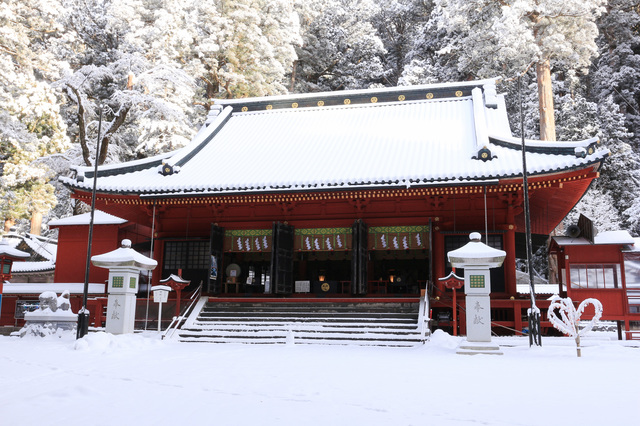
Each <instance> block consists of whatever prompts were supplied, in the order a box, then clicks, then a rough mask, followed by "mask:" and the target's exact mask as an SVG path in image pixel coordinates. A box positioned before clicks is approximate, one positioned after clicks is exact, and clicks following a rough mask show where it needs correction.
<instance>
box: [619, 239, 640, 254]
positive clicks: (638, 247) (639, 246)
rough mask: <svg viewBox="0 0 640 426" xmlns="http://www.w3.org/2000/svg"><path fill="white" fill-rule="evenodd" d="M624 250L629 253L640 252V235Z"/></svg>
mask: <svg viewBox="0 0 640 426" xmlns="http://www.w3.org/2000/svg"><path fill="white" fill-rule="evenodd" d="M622 251H624V252H627V253H636V252H640V238H639V237H635V238H633V243H632V244H628V245H626V246H625V248H624V249H623V250H622Z"/></svg>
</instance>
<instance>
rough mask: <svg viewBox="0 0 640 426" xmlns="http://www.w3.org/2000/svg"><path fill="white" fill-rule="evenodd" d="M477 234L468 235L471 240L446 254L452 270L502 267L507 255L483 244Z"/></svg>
mask: <svg viewBox="0 0 640 426" xmlns="http://www.w3.org/2000/svg"><path fill="white" fill-rule="evenodd" d="M481 238H482V236H481V235H480V233H479V232H472V233H471V234H469V239H470V240H471V241H470V242H468V243H467V244H465V245H464V246H462V247H460V248H459V249H456V250H452V251H450V252H449V253H447V256H448V258H449V262H451V266H452V267H454V268H468V267H470V266H484V267H488V268H497V267H499V266H501V265H502V262H504V258H505V257H506V256H507V253H506V252H505V251H504V250H498V249H494V248H493V247H489V246H488V245H486V244H484V243H483V242H482V241H480V239H481Z"/></svg>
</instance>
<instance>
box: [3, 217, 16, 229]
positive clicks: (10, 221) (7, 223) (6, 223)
mask: <svg viewBox="0 0 640 426" xmlns="http://www.w3.org/2000/svg"><path fill="white" fill-rule="evenodd" d="M15 224H16V220H15V219H5V220H4V232H9V231H10V230H11V227H12V226H13V225H15Z"/></svg>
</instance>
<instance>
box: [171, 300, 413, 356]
mask: <svg viewBox="0 0 640 426" xmlns="http://www.w3.org/2000/svg"><path fill="white" fill-rule="evenodd" d="M418 324H419V302H418V301H410V302H408V301H402V302H388V301H385V302H376V301H370V302H369V301H367V302H364V303H363V302H358V303H353V302H348V301H336V302H328V301H322V302H297V301H296V302H292V301H287V302H281V301H254V302H243V301H237V302H233V301H226V302H218V301H207V302H206V303H205V302H203V303H202V304H201V306H200V307H196V309H194V313H193V314H192V315H191V316H190V317H189V319H188V320H187V321H186V323H185V325H184V326H183V327H182V328H181V329H180V330H178V331H177V333H176V335H177V336H176V337H177V339H178V340H180V341H182V342H208V343H247V344H284V343H290V344H292V343H293V344H324V345H361V346H404V347H409V346H416V345H420V344H422V343H424V340H425V337H424V335H423V334H422V333H421V331H420V328H419V325H418Z"/></svg>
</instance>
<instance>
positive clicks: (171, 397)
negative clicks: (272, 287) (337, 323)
mask: <svg viewBox="0 0 640 426" xmlns="http://www.w3.org/2000/svg"><path fill="white" fill-rule="evenodd" d="M592 336H594V335H593V334H592ZM603 336H604V337H597V334H596V335H595V337H589V336H588V337H585V338H583V347H584V349H583V351H582V358H577V357H576V350H575V344H574V342H573V340H571V339H567V338H546V339H544V340H543V345H544V346H543V347H542V348H537V347H534V348H529V346H528V340H527V339H525V338H499V339H495V340H494V341H497V342H499V343H500V345H501V347H502V349H503V351H504V355H503V356H490V355H475V356H464V355H456V354H455V348H456V346H457V344H458V341H459V340H458V338H455V337H451V336H449V335H447V334H445V333H442V332H436V333H435V334H434V336H433V337H432V340H431V342H430V343H428V344H426V345H424V346H421V347H416V348H410V349H406V348H405V349H399V348H367V347H345V346H320V345H315V346H303V345H266V346H259V345H234V344H218V345H216V344H204V343H201V344H198V343H178V342H175V341H162V340H160V339H159V338H158V336H157V335H156V334H154V333H148V334H136V335H122V336H112V335H109V334H105V333H91V334H89V335H88V336H86V337H85V338H84V339H82V340H80V341H78V342H75V341H74V340H73V338H72V337H71V336H70V337H68V338H67V337H64V338H57V337H48V338H44V339H42V338H23V339H19V338H15V337H0V383H1V389H0V424H1V425H23V426H25V425H64V426H73V425H197V424H199V425H234V426H241V425H251V426H263V425H296V426H297V425H303V426H313V425H323V426H324V425H332V426H335V425H367V426H370V425H393V426H399V425H470V424H484V425H510V426H513V425H627V424H637V422H638V421H639V420H638V419H639V418H640V415H639V414H638V410H637V407H638V403H639V402H640V348H639V347H637V345H636V347H632V346H631V342H618V341H615V340H611V339H612V338H611V337H610V335H607V334H605V335H603ZM635 343H636V344H640V342H635Z"/></svg>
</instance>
